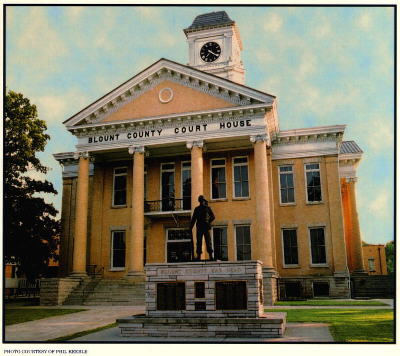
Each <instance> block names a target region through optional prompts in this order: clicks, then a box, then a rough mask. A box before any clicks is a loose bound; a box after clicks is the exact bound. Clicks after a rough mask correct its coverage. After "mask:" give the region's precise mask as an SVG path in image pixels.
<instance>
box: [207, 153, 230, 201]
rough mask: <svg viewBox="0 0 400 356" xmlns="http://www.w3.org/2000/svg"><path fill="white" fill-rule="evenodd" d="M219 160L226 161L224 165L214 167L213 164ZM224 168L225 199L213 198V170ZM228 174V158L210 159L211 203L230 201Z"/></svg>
mask: <svg viewBox="0 0 400 356" xmlns="http://www.w3.org/2000/svg"><path fill="white" fill-rule="evenodd" d="M218 160H224V165H220V164H219V165H216V166H213V165H212V162H213V161H218ZM222 167H223V168H224V169H225V197H224V198H213V196H212V169H213V168H222ZM226 172H227V170H226V157H220V158H218V157H216V158H211V159H210V200H211V201H226V200H228V181H227V179H226V178H227V177H226Z"/></svg>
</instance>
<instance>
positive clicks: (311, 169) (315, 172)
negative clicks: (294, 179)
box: [305, 163, 322, 202]
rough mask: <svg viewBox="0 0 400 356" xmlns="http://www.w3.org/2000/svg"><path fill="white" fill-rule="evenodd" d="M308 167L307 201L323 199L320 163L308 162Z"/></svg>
mask: <svg viewBox="0 0 400 356" xmlns="http://www.w3.org/2000/svg"><path fill="white" fill-rule="evenodd" d="M305 168H306V184H307V202H320V201H322V195H321V174H320V168H319V163H308V164H306V165H305Z"/></svg>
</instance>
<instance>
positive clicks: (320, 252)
mask: <svg viewBox="0 0 400 356" xmlns="http://www.w3.org/2000/svg"><path fill="white" fill-rule="evenodd" d="M310 240H311V264H313V265H318V264H326V251H325V231H324V228H323V227H315V228H310Z"/></svg>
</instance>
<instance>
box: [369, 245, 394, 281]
mask: <svg viewBox="0 0 400 356" xmlns="http://www.w3.org/2000/svg"><path fill="white" fill-rule="evenodd" d="M363 257H364V261H363V262H364V269H365V271H367V272H368V274H369V275H386V274H388V270H387V264H386V250H385V245H373V244H367V243H364V244H363Z"/></svg>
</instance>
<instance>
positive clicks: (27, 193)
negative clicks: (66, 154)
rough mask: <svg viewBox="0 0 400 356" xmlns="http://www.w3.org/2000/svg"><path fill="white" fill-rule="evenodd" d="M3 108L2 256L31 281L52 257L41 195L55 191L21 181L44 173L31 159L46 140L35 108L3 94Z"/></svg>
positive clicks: (52, 218) (50, 228) (52, 237)
mask: <svg viewBox="0 0 400 356" xmlns="http://www.w3.org/2000/svg"><path fill="white" fill-rule="evenodd" d="M4 109H5V111H4V167H3V168H4V169H3V172H4V201H3V203H4V210H3V211H4V213H3V214H4V240H5V244H4V247H5V251H4V256H5V259H6V262H15V263H17V264H18V265H19V269H18V270H19V271H20V272H21V273H23V274H25V276H26V277H27V278H28V279H30V280H33V279H35V278H37V277H38V276H40V275H41V274H42V273H43V272H44V271H45V270H46V268H47V265H48V261H49V259H50V258H57V256H56V255H55V251H56V249H57V243H58V238H57V236H58V235H59V231H60V222H59V220H58V219H56V215H57V213H58V211H57V210H56V209H55V208H54V206H53V205H52V204H48V203H46V202H45V200H44V198H43V196H42V195H43V194H42V193H51V194H57V191H56V190H55V189H54V187H53V184H52V183H50V182H48V181H40V180H35V179H33V178H30V177H28V176H26V173H27V172H28V170H36V171H37V172H41V173H46V172H47V170H48V168H47V167H45V166H43V165H42V164H41V163H40V160H39V159H38V158H37V156H36V154H37V152H42V151H43V150H44V148H45V146H46V143H47V141H48V140H49V138H50V136H49V135H47V134H46V133H45V131H46V129H47V126H46V123H45V121H43V120H40V119H39V118H38V117H37V109H36V106H35V105H32V104H31V103H30V101H29V99H27V98H25V97H24V96H23V95H22V94H20V93H16V92H14V91H11V90H10V91H8V93H7V95H6V98H5V107H4ZM38 193H39V195H38Z"/></svg>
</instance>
